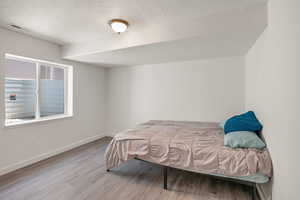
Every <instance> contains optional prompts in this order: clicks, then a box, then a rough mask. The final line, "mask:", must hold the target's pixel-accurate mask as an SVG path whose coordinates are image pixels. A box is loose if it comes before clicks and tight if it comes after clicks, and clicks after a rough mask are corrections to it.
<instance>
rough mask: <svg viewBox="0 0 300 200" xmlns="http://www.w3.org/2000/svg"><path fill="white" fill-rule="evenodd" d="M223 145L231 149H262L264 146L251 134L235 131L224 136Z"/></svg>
mask: <svg viewBox="0 0 300 200" xmlns="http://www.w3.org/2000/svg"><path fill="white" fill-rule="evenodd" d="M224 145H225V146H228V147H232V148H257V149H263V148H265V147H266V144H265V143H264V142H263V141H262V140H261V139H260V138H259V137H258V136H257V135H256V134H255V133H253V132H249V131H237V132H231V133H229V134H226V135H225V136H224Z"/></svg>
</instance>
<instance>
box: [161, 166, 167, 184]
mask: <svg viewBox="0 0 300 200" xmlns="http://www.w3.org/2000/svg"><path fill="white" fill-rule="evenodd" d="M162 173H163V178H164V189H165V190H167V189H168V167H167V166H163V167H162Z"/></svg>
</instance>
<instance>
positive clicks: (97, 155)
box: [0, 138, 251, 200]
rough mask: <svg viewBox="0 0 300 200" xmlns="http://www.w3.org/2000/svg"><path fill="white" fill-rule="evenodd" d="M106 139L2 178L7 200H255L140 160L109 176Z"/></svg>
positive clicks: (233, 187) (0, 189)
mask: <svg viewBox="0 0 300 200" xmlns="http://www.w3.org/2000/svg"><path fill="white" fill-rule="evenodd" d="M109 141H110V138H103V139H101V140H98V141H96V142H93V143H90V144H87V145H84V146H82V147H79V148H77V149H74V150H72V151H70V152H67V153H64V154H61V155H59V156H55V157H53V158H50V159H48V160H45V161H42V162H39V163H37V164H34V165H32V166H29V167H26V168H23V169H21V170H18V171H16V172H13V173H11V174H9V175H6V176H3V177H0V199H1V200H163V199H167V200H192V199H197V200H235V199H236V200H248V199H249V200H250V199H251V195H250V191H249V188H248V187H246V186H241V185H239V184H235V183H229V182H226V181H221V180H215V179H213V178H211V177H208V176H203V175H199V174H195V173H190V172H185V171H181V170H176V169H172V170H170V171H169V174H168V187H169V190H167V191H166V190H164V189H163V188H162V176H161V168H160V167H159V166H157V165H154V164H149V163H145V162H142V161H138V160H132V161H129V162H128V163H126V164H123V165H122V166H120V167H119V168H116V169H113V170H112V171H111V172H106V168H105V162H104V152H105V148H106V146H107V144H108V143H109Z"/></svg>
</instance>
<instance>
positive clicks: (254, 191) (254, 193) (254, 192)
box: [252, 183, 257, 200]
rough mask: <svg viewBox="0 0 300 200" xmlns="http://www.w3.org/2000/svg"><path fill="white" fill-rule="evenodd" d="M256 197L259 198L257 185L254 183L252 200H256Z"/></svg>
mask: <svg viewBox="0 0 300 200" xmlns="http://www.w3.org/2000/svg"><path fill="white" fill-rule="evenodd" d="M256 196H257V193H256V184H255V183H254V184H253V185H252V200H256Z"/></svg>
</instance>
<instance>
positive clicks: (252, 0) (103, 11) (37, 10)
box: [0, 0, 267, 67]
mask: <svg viewBox="0 0 300 200" xmlns="http://www.w3.org/2000/svg"><path fill="white" fill-rule="evenodd" d="M266 3H267V0H189V1H183V0H126V1H124V0H43V1H41V0H26V1H24V0H1V1H0V26H2V27H6V28H9V27H8V26H7V25H8V24H15V25H18V26H21V27H22V28H23V30H22V31H20V32H23V33H25V34H29V35H32V36H35V37H39V38H42V39H45V40H48V41H51V42H55V43H57V44H59V45H61V46H62V49H63V54H62V56H63V58H65V59H70V60H75V61H81V62H87V63H92V64H97V65H101V66H106V67H113V66H129V65H140V64H152V63H161V62H171V61H177V60H189V59H202V58H211V57H225V56H238V55H243V54H245V52H247V50H248V49H249V48H250V47H251V45H252V44H253V42H254V41H255V40H256V39H257V37H258V36H259V34H260V33H261V32H262V31H263V30H264V28H265V27H266V25H267V17H266V12H267V11H266ZM112 18H122V19H125V20H127V21H129V23H130V27H129V29H128V31H127V32H125V33H123V34H121V35H118V34H115V33H113V32H112V30H111V29H110V27H109V26H108V25H107V22H108V21H109V20H110V19H112ZM9 29H11V28H9Z"/></svg>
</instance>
